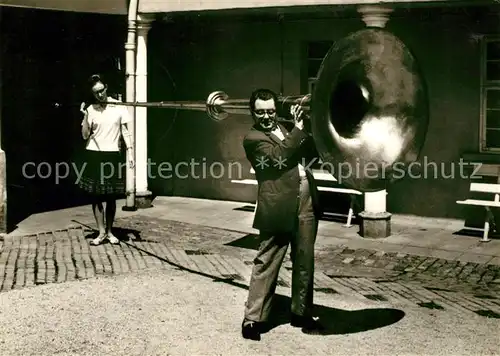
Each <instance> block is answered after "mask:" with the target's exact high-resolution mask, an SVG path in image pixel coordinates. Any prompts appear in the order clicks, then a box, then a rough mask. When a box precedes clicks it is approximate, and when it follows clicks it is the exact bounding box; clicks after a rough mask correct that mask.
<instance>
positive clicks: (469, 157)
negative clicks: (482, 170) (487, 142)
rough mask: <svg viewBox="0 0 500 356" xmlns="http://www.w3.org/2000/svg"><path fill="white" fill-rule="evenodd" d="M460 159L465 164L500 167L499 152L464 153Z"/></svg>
mask: <svg viewBox="0 0 500 356" xmlns="http://www.w3.org/2000/svg"><path fill="white" fill-rule="evenodd" d="M462 159H463V160H464V161H466V162H476V163H489V164H499V165H500V152H498V153H497V152H495V153H485V152H465V153H463V154H462Z"/></svg>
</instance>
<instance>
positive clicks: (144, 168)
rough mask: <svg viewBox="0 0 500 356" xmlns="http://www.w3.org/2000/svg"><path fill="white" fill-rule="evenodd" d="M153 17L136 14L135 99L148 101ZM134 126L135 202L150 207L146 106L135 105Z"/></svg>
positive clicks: (141, 206) (142, 206)
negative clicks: (149, 43) (150, 38)
mask: <svg viewBox="0 0 500 356" xmlns="http://www.w3.org/2000/svg"><path fill="white" fill-rule="evenodd" d="M152 22H153V18H152V17H151V16H147V15H144V14H139V15H138V16H137V53H136V77H135V78H136V79H135V80H136V82H135V92H136V101H138V102H145V101H148V48H147V43H148V41H147V40H148V32H149V30H150V29H151V23H152ZM135 110H136V112H135V115H136V124H135V125H136V126H135V143H136V146H135V170H136V173H135V175H136V182H135V191H136V193H135V203H136V206H137V208H139V209H141V208H149V207H151V200H152V193H151V192H150V191H149V190H148V108H145V107H136V109H135Z"/></svg>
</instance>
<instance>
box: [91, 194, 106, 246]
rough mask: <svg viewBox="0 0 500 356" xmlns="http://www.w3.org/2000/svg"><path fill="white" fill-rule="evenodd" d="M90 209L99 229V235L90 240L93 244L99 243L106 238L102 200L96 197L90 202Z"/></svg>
mask: <svg viewBox="0 0 500 356" xmlns="http://www.w3.org/2000/svg"><path fill="white" fill-rule="evenodd" d="M92 211H93V212H94V218H95V222H96V224H97V229H98V230H99V236H97V237H96V238H95V239H94V240H92V242H91V243H92V244H93V245H99V244H100V243H101V242H103V241H104V240H105V239H106V226H105V225H104V208H103V205H102V202H101V201H100V200H98V199H96V200H95V201H93V202H92Z"/></svg>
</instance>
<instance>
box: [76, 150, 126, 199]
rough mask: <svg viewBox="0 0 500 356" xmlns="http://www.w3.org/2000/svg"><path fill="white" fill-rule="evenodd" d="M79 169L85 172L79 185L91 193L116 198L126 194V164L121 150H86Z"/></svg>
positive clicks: (78, 182)
mask: <svg viewBox="0 0 500 356" xmlns="http://www.w3.org/2000/svg"><path fill="white" fill-rule="evenodd" d="M79 169H80V171H81V172H83V173H82V176H81V178H80V179H79V180H78V181H77V185H78V186H79V187H80V188H81V189H83V190H84V191H85V192H87V193H89V194H90V195H93V196H98V197H104V198H115V199H118V198H121V197H123V196H124V195H125V174H126V164H125V162H124V159H123V157H122V154H121V153H120V152H106V151H91V150H84V152H83V153H82V157H81V159H80V162H79Z"/></svg>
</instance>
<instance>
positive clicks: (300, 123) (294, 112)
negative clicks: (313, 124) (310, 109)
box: [290, 104, 304, 130]
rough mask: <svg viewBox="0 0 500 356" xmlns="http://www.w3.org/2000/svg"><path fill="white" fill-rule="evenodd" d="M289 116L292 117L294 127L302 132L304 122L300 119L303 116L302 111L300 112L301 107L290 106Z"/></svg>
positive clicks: (297, 105)
mask: <svg viewBox="0 0 500 356" xmlns="http://www.w3.org/2000/svg"><path fill="white" fill-rule="evenodd" d="M290 114H292V116H293V121H294V124H295V127H296V128H298V129H299V130H303V129H304V120H303V119H302V115H303V114H304V111H303V110H302V107H301V106H300V105H299V104H296V105H292V106H291V107H290Z"/></svg>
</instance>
